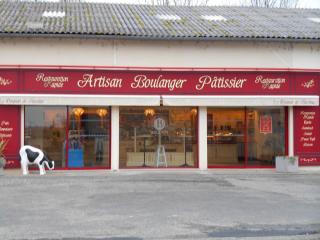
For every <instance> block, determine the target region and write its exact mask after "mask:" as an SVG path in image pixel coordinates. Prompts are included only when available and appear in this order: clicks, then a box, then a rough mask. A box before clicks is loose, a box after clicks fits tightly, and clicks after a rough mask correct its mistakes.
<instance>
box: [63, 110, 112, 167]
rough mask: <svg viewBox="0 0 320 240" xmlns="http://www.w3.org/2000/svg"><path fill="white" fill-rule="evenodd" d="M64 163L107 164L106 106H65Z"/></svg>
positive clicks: (108, 164) (107, 122)
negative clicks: (65, 151) (66, 112)
mask: <svg viewBox="0 0 320 240" xmlns="http://www.w3.org/2000/svg"><path fill="white" fill-rule="evenodd" d="M68 130H69V131H68V139H69V141H68V167H69V168H81V167H107V168H109V167H110V156H109V152H110V149H109V148H110V108H109V107H69V129H68Z"/></svg>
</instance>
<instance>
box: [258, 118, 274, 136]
mask: <svg viewBox="0 0 320 240" xmlns="http://www.w3.org/2000/svg"><path fill="white" fill-rule="evenodd" d="M260 133H263V134H268V133H272V117H271V116H270V115H264V116H260Z"/></svg>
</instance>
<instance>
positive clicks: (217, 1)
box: [85, 0, 320, 8]
mask: <svg viewBox="0 0 320 240" xmlns="http://www.w3.org/2000/svg"><path fill="white" fill-rule="evenodd" d="M85 1H87V2H108V3H131V4H137V3H141V4H143V3H145V2H151V1H148V0H85ZM208 2H209V5H213V6H214V5H239V2H243V1H241V0H209V1H208ZM299 7H302V8H320V0H300V1H299Z"/></svg>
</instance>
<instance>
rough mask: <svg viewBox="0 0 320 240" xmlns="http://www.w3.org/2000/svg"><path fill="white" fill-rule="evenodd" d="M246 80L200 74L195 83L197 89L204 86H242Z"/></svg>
mask: <svg viewBox="0 0 320 240" xmlns="http://www.w3.org/2000/svg"><path fill="white" fill-rule="evenodd" d="M246 81H247V79H245V78H237V77H234V78H225V77H217V76H213V77H210V76H208V75H205V76H201V77H200V78H199V80H198V84H197V85H196V89H197V90H199V91H200V90H202V89H203V88H204V87H205V86H210V87H211V88H235V89H237V88H243V86H244V83H245V82H246Z"/></svg>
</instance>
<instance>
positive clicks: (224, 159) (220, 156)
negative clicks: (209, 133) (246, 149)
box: [208, 143, 238, 164]
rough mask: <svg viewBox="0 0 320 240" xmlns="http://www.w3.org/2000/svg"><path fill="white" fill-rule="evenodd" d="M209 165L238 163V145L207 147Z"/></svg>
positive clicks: (213, 145)
mask: <svg viewBox="0 0 320 240" xmlns="http://www.w3.org/2000/svg"><path fill="white" fill-rule="evenodd" d="M208 160H209V164H211V163H212V164H230V163H238V144H236V143H234V144H228V143H225V144H210V145H208Z"/></svg>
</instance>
